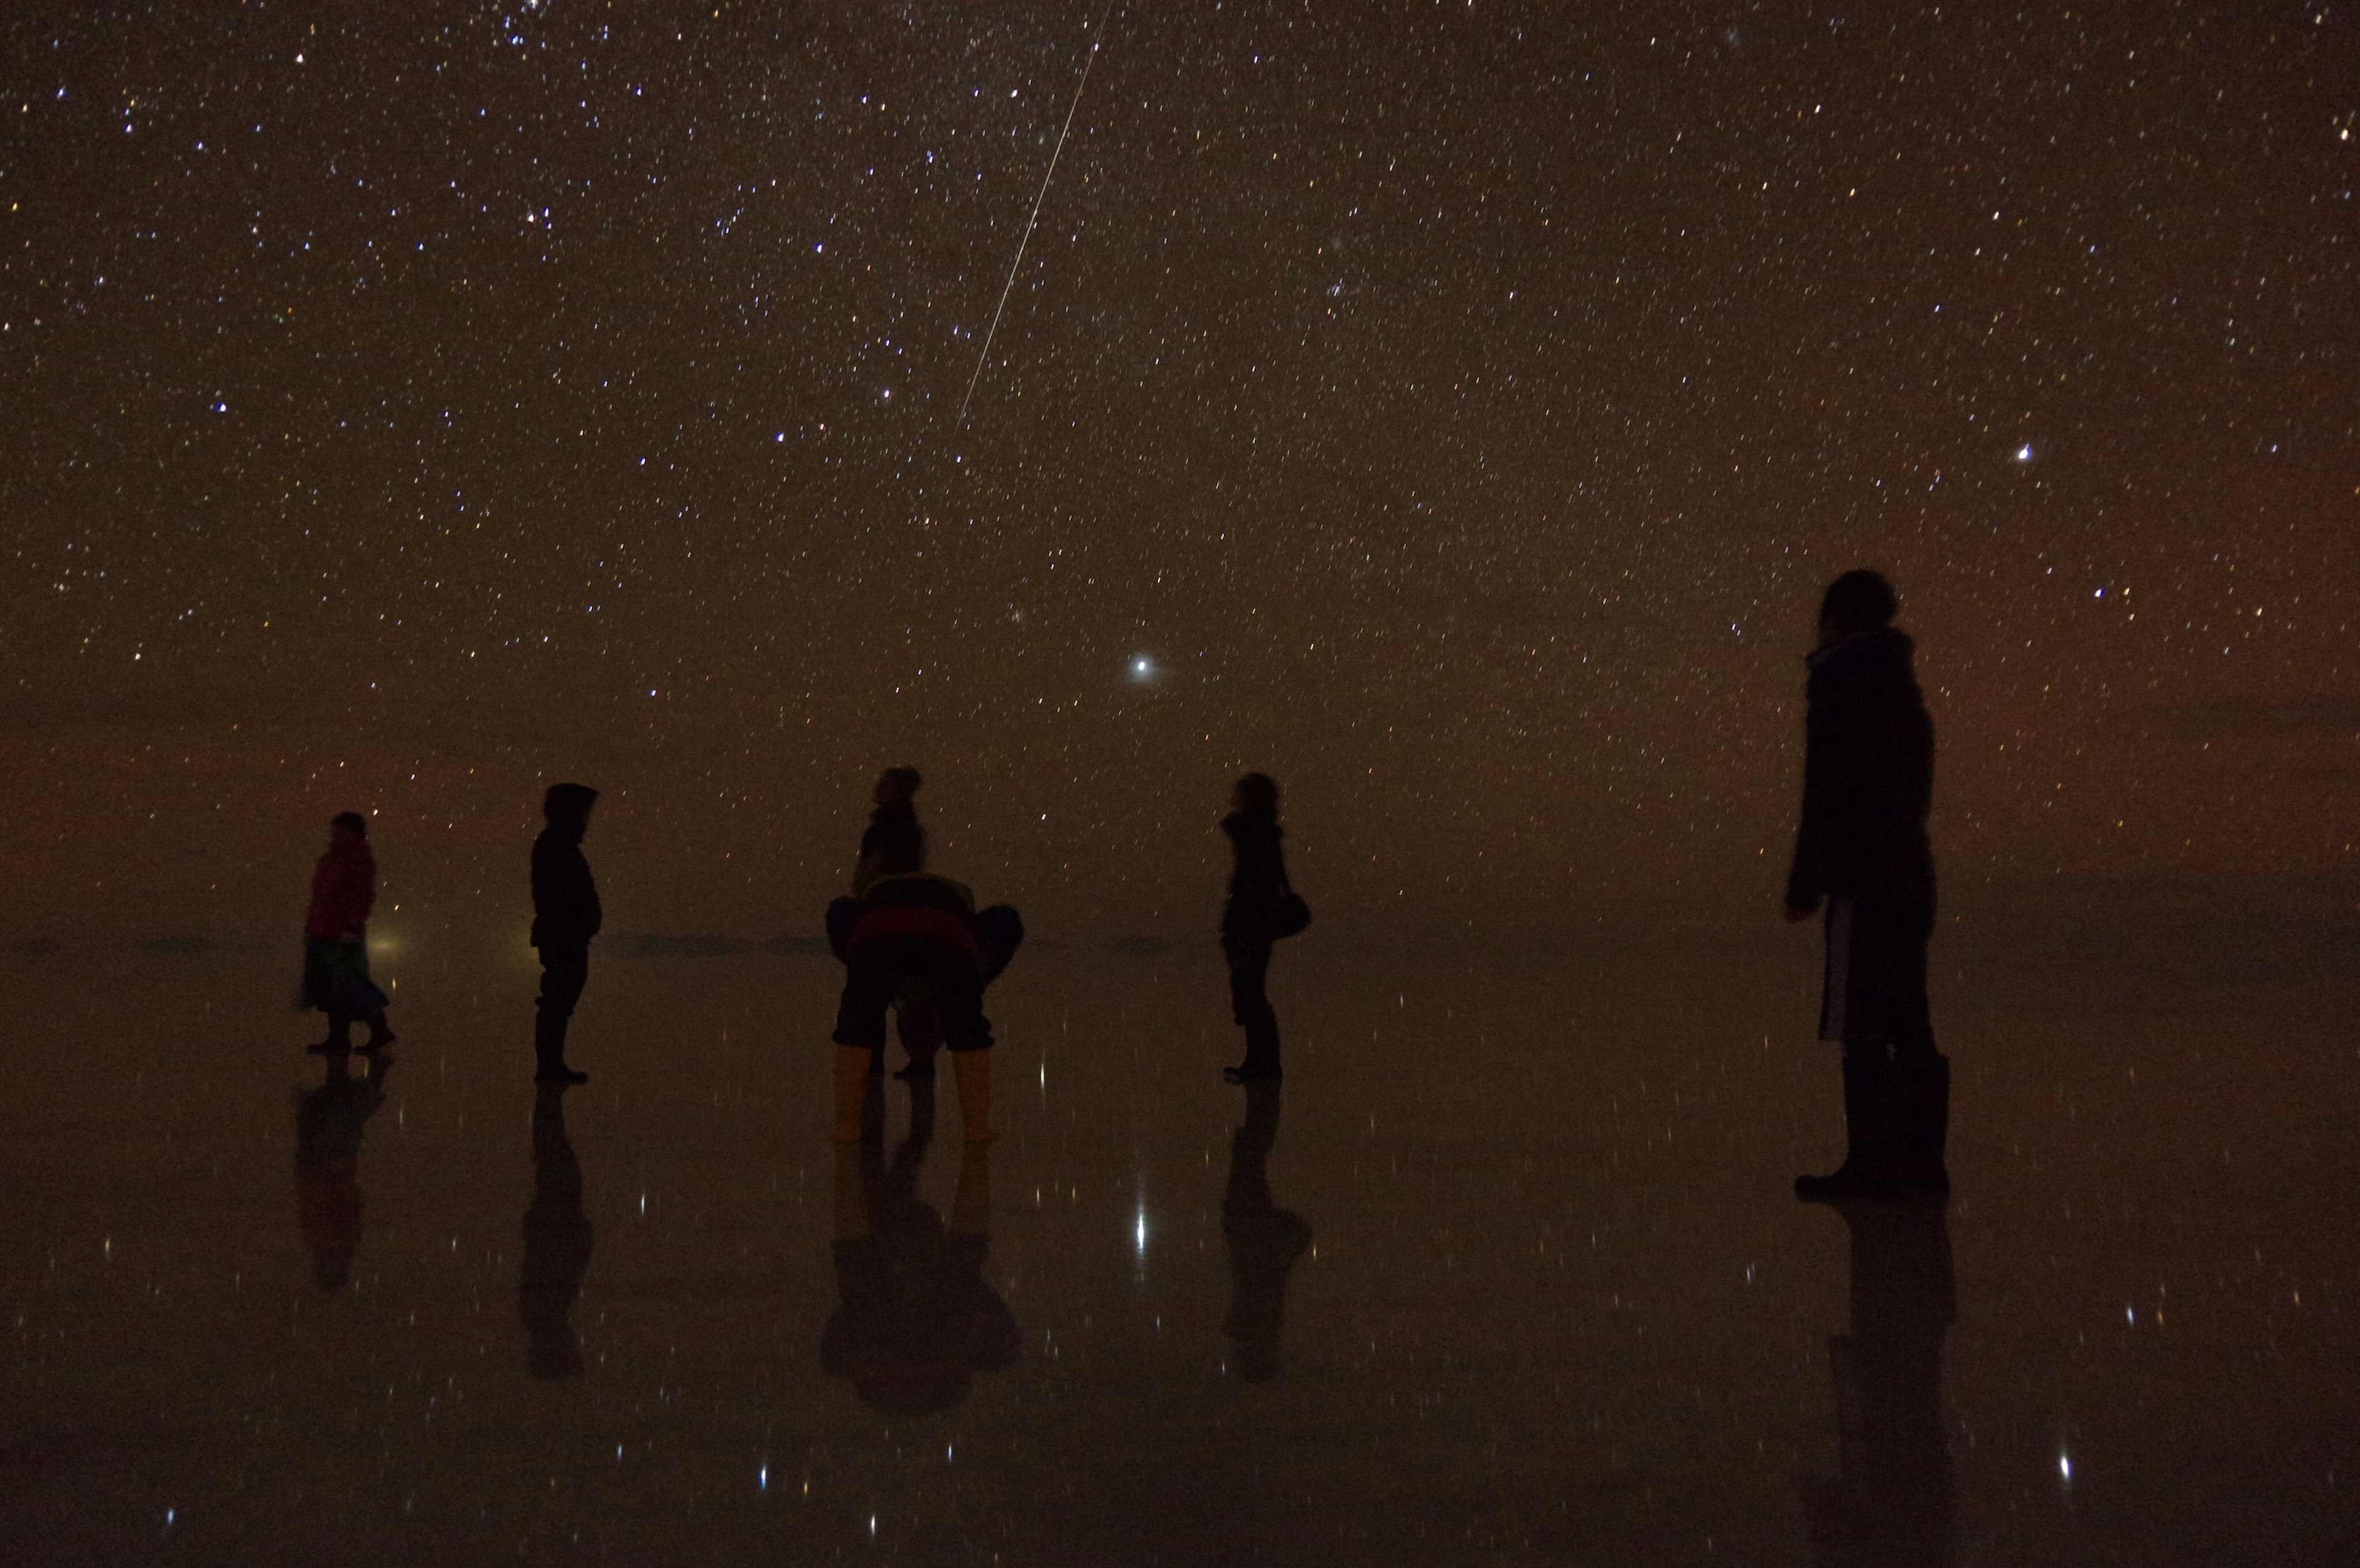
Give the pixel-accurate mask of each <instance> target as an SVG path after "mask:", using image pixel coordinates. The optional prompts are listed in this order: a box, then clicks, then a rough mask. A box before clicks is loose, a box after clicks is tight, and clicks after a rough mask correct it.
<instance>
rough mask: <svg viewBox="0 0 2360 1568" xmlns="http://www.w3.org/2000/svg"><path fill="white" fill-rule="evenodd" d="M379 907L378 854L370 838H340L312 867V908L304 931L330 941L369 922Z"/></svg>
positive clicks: (306, 917)
mask: <svg viewBox="0 0 2360 1568" xmlns="http://www.w3.org/2000/svg"><path fill="white" fill-rule="evenodd" d="M376 907H377V856H375V855H371V854H370V853H369V846H368V841H367V840H366V839H362V838H353V839H345V838H338V839H333V840H331V841H330V842H329V844H328V853H327V854H325V855H322V856H320V863H319V865H317V866H313V867H312V869H311V910H310V912H309V913H307V914H306V915H305V916H304V917H303V934H304V935H305V936H308V937H325V938H327V939H329V940H331V941H333V940H334V939H336V938H339V937H342V936H343V935H344V933H345V932H346V931H358V930H360V929H361V927H363V926H365V925H366V924H368V918H369V910H371V909H374V908H376Z"/></svg>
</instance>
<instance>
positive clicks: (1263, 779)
mask: <svg viewBox="0 0 2360 1568" xmlns="http://www.w3.org/2000/svg"><path fill="white" fill-rule="evenodd" d="M1238 809H1239V810H1240V811H1243V812H1244V813H1245V814H1246V815H1247V816H1250V817H1259V818H1261V819H1262V820H1263V821H1265V822H1270V821H1275V820H1276V819H1277V816H1278V780H1277V779H1273V778H1272V777H1271V776H1270V775H1269V774H1267V773H1249V774H1247V775H1246V776H1245V777H1244V778H1242V779H1239V780H1238Z"/></svg>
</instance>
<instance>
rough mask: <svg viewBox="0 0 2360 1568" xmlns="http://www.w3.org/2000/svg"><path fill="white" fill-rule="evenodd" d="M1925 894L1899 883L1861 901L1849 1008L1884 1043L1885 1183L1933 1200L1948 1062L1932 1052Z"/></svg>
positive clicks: (1940, 1177) (1943, 1136) (1929, 917)
mask: <svg viewBox="0 0 2360 1568" xmlns="http://www.w3.org/2000/svg"><path fill="white" fill-rule="evenodd" d="M1933 923H1934V922H1933V905H1932V900H1931V898H1930V895H1929V894H1927V893H1926V892H1924V891H1923V890H1921V889H1919V888H1916V887H1905V888H1903V889H1901V890H1900V891H1899V892H1898V893H1896V895H1894V896H1892V897H1888V898H1878V899H1875V900H1868V899H1863V900H1862V902H1861V905H1860V909H1859V911H1858V915H1857V917H1856V920H1855V932H1854V936H1853V951H1854V955H1853V962H1852V1016H1853V1017H1854V1018H1857V1019H1858V1020H1859V1021H1860V1023H1861V1024H1862V1026H1863V1028H1865V1029H1868V1030H1871V1031H1873V1032H1874V1036H1875V1037H1876V1038H1878V1039H1879V1040H1884V1041H1887V1042H1889V1044H1890V1050H1889V1052H1888V1058H1889V1059H1888V1063H1887V1066H1886V1069H1885V1091H1884V1104H1883V1109H1884V1116H1885V1140H1886V1145H1887V1148H1886V1155H1887V1166H1886V1169H1885V1175H1886V1177H1887V1183H1888V1185H1889V1186H1890V1187H1891V1188H1892V1189H1893V1190H1894V1191H1896V1192H1908V1193H1912V1194H1917V1195H1922V1196H1935V1197H1939V1196H1943V1195H1946V1194H1947V1193H1948V1192H1950V1172H1949V1171H1948V1170H1947V1169H1946V1168H1945V1167H1944V1164H1943V1158H1942V1157H1943V1149H1944V1145H1945V1144H1946V1142H1947V1141H1948V1138H1949V1128H1950V1062H1948V1061H1947V1060H1946V1059H1945V1058H1944V1057H1943V1056H1942V1054H1941V1052H1940V1051H1938V1050H1936V1049H1935V1045H1934V1027H1933V1018H1932V1012H1931V1009H1930V1008H1929V1007H1928V1002H1927V996H1926V944H1927V942H1928V939H1929V938H1930V937H1931V936H1932V935H1933Z"/></svg>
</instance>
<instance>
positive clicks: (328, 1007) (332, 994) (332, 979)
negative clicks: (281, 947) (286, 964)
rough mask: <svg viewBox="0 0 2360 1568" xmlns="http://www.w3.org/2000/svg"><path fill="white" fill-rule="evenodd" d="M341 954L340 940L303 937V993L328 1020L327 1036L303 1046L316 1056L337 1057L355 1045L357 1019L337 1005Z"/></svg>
mask: <svg viewBox="0 0 2360 1568" xmlns="http://www.w3.org/2000/svg"><path fill="white" fill-rule="evenodd" d="M340 954H341V947H340V944H338V943H336V942H330V941H328V940H326V939H325V938H322V937H315V936H314V937H305V938H304V939H303V995H304V996H305V998H306V999H307V1000H309V1001H310V1002H311V1005H312V1006H313V1007H317V1008H319V1009H320V1011H321V1012H322V1013H324V1014H325V1015H327V1019H328V1036H327V1038H326V1039H325V1040H317V1041H314V1042H313V1043H312V1044H311V1045H308V1046H305V1047H304V1048H303V1049H304V1050H306V1051H310V1052H311V1054H312V1055H314V1056H334V1055H337V1054H339V1053H340V1052H343V1051H350V1050H351V1049H352V1048H353V1020H352V1018H350V1017H348V1016H347V1015H346V1014H344V1012H343V1011H342V1010H341V1009H339V1008H338V1007H337V1006H336V975H337V959H338V957H339V956H340Z"/></svg>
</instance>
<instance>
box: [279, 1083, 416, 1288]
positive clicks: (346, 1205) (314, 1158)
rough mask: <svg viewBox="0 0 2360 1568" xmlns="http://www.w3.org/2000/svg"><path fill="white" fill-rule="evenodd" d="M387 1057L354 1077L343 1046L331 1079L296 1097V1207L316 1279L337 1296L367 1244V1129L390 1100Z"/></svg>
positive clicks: (313, 1277)
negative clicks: (363, 1208) (363, 1172)
mask: <svg viewBox="0 0 2360 1568" xmlns="http://www.w3.org/2000/svg"><path fill="white" fill-rule="evenodd" d="M392 1069H393V1062H392V1061H391V1060H390V1059H389V1058H388V1057H384V1056H372V1057H370V1058H369V1059H368V1075H367V1076H366V1077H363V1078H355V1077H354V1076H353V1074H352V1057H351V1056H350V1054H348V1053H347V1052H344V1051H335V1052H333V1053H332V1054H331V1055H330V1056H329V1058H328V1076H327V1078H326V1080H325V1081H324V1082H323V1083H321V1085H320V1086H319V1087H318V1088H316V1089H304V1090H300V1091H298V1092H297V1094H296V1095H295V1209H296V1214H297V1217H298V1219H299V1220H300V1224H301V1225H302V1229H303V1245H304V1246H305V1247H309V1248H310V1249H311V1279H312V1280H313V1281H314V1282H315V1283H316V1284H318V1286H319V1287H320V1289H321V1290H323V1291H325V1292H327V1293H329V1294H331V1295H333V1294H334V1293H335V1292H336V1291H338V1290H343V1289H344V1286H345V1285H346V1284H348V1283H349V1282H350V1281H351V1279H352V1276H353V1254H354V1253H355V1252H356V1251H358V1250H359V1248H360V1245H361V1176H360V1160H361V1132H362V1130H363V1129H364V1128H366V1127H367V1126H368V1119H369V1117H371V1116H375V1115H376V1114H377V1107H378V1106H379V1105H384V1104H385V1089H384V1084H385V1075H386V1074H387V1073H389V1072H391V1071H392Z"/></svg>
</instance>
